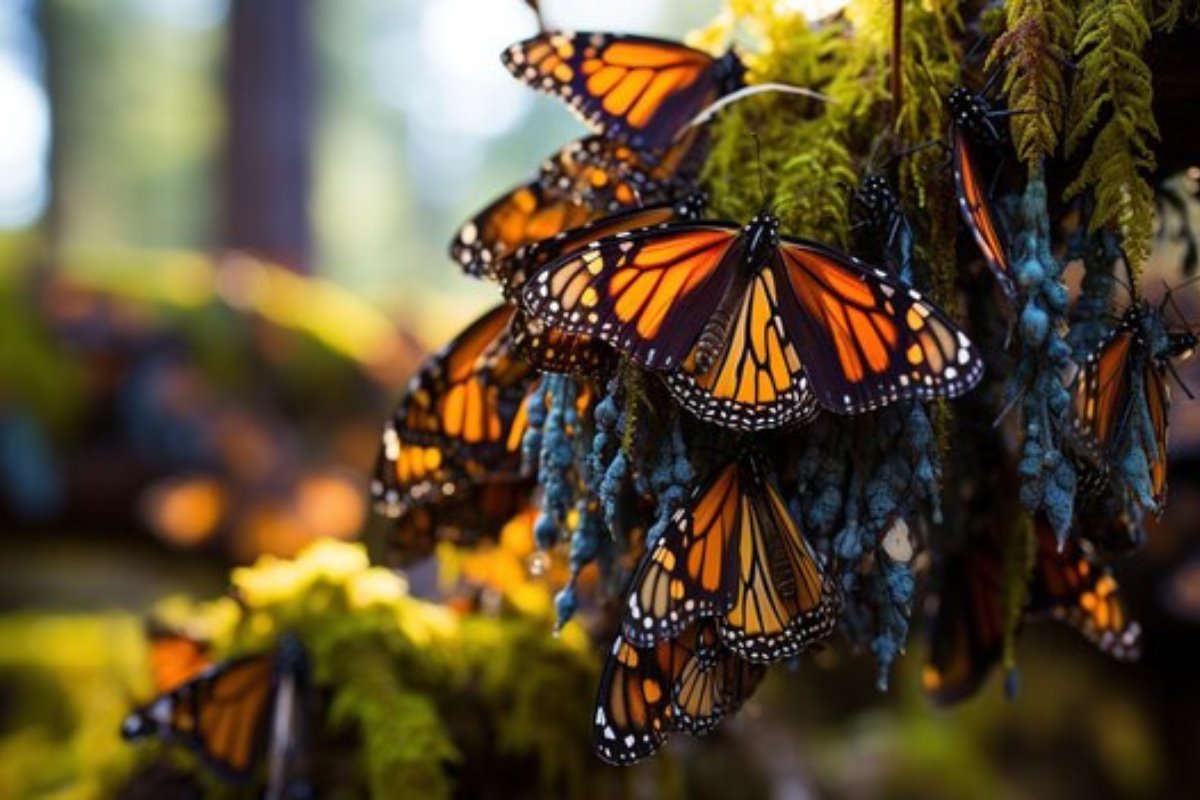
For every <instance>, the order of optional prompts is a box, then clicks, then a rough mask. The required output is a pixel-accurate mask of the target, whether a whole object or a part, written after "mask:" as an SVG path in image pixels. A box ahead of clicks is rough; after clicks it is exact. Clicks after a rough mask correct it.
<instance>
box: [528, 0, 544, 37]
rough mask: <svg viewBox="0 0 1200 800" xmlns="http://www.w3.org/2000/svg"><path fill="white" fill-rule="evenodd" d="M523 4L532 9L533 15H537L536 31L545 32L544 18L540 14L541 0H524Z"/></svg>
mask: <svg viewBox="0 0 1200 800" xmlns="http://www.w3.org/2000/svg"><path fill="white" fill-rule="evenodd" d="M525 5H527V6H529V8H531V9H532V10H533V13H534V16H536V17H537V24H538V32H539V33H545V32H546V18H545V17H543V16H542V4H541V0H525Z"/></svg>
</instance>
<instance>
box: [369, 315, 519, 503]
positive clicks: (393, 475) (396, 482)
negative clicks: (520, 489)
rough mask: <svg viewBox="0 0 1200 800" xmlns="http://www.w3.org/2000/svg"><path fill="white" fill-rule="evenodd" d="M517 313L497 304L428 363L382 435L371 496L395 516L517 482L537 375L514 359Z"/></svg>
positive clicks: (403, 398)
mask: <svg viewBox="0 0 1200 800" xmlns="http://www.w3.org/2000/svg"><path fill="white" fill-rule="evenodd" d="M512 319H513V308H512V306H508V305H500V306H497V307H495V308H493V309H492V310H491V311H488V312H487V313H485V314H484V315H483V316H481V317H480V318H479V319H477V320H475V322H473V323H471V325H469V326H468V327H467V329H466V330H464V331H463V332H462V333H461V334H459V336H458V337H456V338H455V339H454V340H453V341H451V342H450V344H448V345H446V347H444V348H443V349H442V350H441V351H439V352H438V353H436V354H434V355H433V356H431V357H430V358H429V359H427V360H426V362H425V363H424V364H423V365H422V367H421V369H420V370H418V372H417V374H416V375H415V376H414V377H413V378H412V380H411V381H410V382H409V386H408V388H407V390H406V391H405V394H404V396H403V397H402V398H401V400H400V403H399V405H398V406H397V408H396V411H395V413H394V414H393V415H392V419H391V420H389V421H388V423H387V425H386V426H385V428H384V432H383V441H382V445H381V447H380V453H379V458H378V460H377V462H376V467H375V474H374V479H373V480H372V482H371V495H372V499H373V500H374V503H375V507H376V510H377V511H378V512H379V513H381V514H384V515H385V516H391V517H397V516H399V515H400V514H401V513H402V512H403V511H404V510H405V509H406V508H407V507H408V506H409V505H410V504H412V503H423V502H428V501H431V500H435V499H437V498H438V497H440V496H442V495H444V494H449V493H453V492H454V491H456V490H458V489H461V488H462V487H463V486H464V485H465V484H467V483H469V482H471V481H477V480H481V479H482V478H484V477H485V476H487V477H489V478H492V479H496V478H502V477H507V478H509V479H512V480H516V479H518V478H519V477H520V448H521V438H522V436H523V435H524V432H525V428H526V418H525V407H524V404H525V397H526V395H527V394H528V392H529V391H530V389H531V388H532V386H533V385H534V383H535V381H536V380H537V375H536V374H535V373H534V371H533V370H532V369H531V368H530V367H529V365H527V364H525V363H524V362H523V361H521V360H520V359H518V358H516V357H515V356H514V354H513V352H512V340H511V337H510V335H509V331H510V324H511V322H512Z"/></svg>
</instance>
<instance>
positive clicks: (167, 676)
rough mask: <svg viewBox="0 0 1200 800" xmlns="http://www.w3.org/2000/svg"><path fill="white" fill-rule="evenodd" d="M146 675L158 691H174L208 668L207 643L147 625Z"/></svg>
mask: <svg viewBox="0 0 1200 800" xmlns="http://www.w3.org/2000/svg"><path fill="white" fill-rule="evenodd" d="M149 638H150V672H151V674H152V675H153V677H154V688H155V689H156V690H157V691H158V692H166V691H169V690H171V689H174V688H175V687H176V686H179V685H180V684H182V683H185V682H186V681H188V680H190V679H191V678H194V677H195V676H196V675H198V674H199V673H201V672H203V671H204V670H206V669H208V667H210V666H212V653H211V648H210V646H209V643H208V642H205V641H202V640H200V639H196V638H194V637H192V636H188V635H187V634H184V633H181V632H179V631H174V630H171V629H169V628H166V627H164V626H162V625H159V624H157V623H153V622H152V623H151V625H150V630H149Z"/></svg>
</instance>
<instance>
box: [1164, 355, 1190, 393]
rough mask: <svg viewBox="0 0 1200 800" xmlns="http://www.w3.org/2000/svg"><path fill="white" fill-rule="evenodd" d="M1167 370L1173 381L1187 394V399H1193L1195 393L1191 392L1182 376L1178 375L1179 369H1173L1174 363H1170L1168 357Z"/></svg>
mask: <svg viewBox="0 0 1200 800" xmlns="http://www.w3.org/2000/svg"><path fill="white" fill-rule="evenodd" d="M1167 371H1168V372H1170V373H1171V377H1172V378H1174V379H1175V382H1176V383H1178V384H1179V388H1180V389H1183V393H1184V394H1186V395H1187V399H1188V400H1195V399H1196V395H1194V394H1192V390H1191V389H1189V388H1188V385H1187V384H1186V383H1184V382H1183V378H1182V377H1181V376H1180V374H1179V371H1178V370H1177V369H1175V365H1174V364H1173V363H1171V361H1170V360H1169V359H1168V360H1167Z"/></svg>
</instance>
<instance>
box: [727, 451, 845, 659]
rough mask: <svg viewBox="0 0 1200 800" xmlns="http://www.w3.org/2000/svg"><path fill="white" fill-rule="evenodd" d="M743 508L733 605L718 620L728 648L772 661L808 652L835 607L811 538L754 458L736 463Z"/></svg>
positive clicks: (829, 625) (825, 631) (828, 628)
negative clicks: (743, 462) (748, 461)
mask: <svg viewBox="0 0 1200 800" xmlns="http://www.w3.org/2000/svg"><path fill="white" fill-rule="evenodd" d="M739 469H740V471H741V473H742V475H741V484H742V485H741V495H740V497H739V498H738V502H739V504H740V505H741V512H740V514H739V515H738V525H737V526H736V528H735V535H734V540H733V549H732V550H731V552H730V553H729V555H728V556H727V558H730V559H731V560H732V561H734V563H735V564H736V573H735V574H736V578H735V581H734V584H733V586H732V597H733V602H732V604H731V605H730V606H729V610H728V612H727V613H726V614H725V616H724V617H723V618H722V619H721V625H720V629H721V636H722V639H723V640H724V642H725V645H726V646H727V647H728V648H729V649H730V650H732V651H733V652H734V653H736V654H737V655H739V656H741V657H742V658H744V659H747V660H749V661H754V662H759V663H767V662H771V661H778V660H780V659H783V658H790V657H792V656H795V655H798V654H799V653H802V652H804V651H805V650H807V649H808V648H810V647H811V646H812V645H814V644H816V643H818V642H820V641H822V640H823V639H825V638H826V637H827V636H828V635H829V634H830V633H832V632H833V628H834V625H835V624H836V622H837V611H838V604H837V598H836V593H835V590H834V587H833V584H832V583H831V582H829V581H827V580H826V579H825V577H824V576H823V575H822V573H821V568H820V567H819V565H818V564H817V561H816V557H815V555H814V553H813V551H812V548H811V547H810V545H809V543H808V541H807V540H806V539H805V538H804V535H803V534H802V533H801V531H800V528H799V526H798V525H796V522H795V520H794V519H793V518H792V515H791V513H790V512H789V511H788V510H787V507H786V505H784V502H783V498H781V497H780V496H779V492H778V491H777V490H776V489H775V487H774V486H773V485H772V484H771V483H770V481H769V480H767V478H766V477H765V476H764V475H762V473H761V470H760V468H759V467H758V465H757V464H756V463H754V462H751V463H750V464H749V465H743V466H740V467H739Z"/></svg>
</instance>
